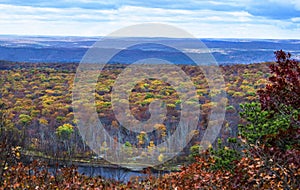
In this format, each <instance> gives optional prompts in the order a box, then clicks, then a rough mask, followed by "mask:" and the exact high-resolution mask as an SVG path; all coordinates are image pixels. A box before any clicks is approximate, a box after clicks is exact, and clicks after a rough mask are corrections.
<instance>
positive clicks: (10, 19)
mask: <svg viewBox="0 0 300 190" xmlns="http://www.w3.org/2000/svg"><path fill="white" fill-rule="evenodd" d="M147 22H156V23H166V24H172V25H174V26H177V27H180V28H182V29H184V30H186V31H188V32H190V33H191V34H193V35H194V36H196V37H198V38H264V39H300V0H289V1H283V0H261V1H260V0H218V1H217V0H147V1H145V2H143V1H142V0H140V1H135V0H104V1H103V0H73V1H71V0H60V1H51V0H27V1H24V0H15V1H10V0H0V34H17V35H62V36H103V35H107V34H109V33H110V32H112V31H114V30H116V29H120V28H122V27H125V26H129V25H132V24H139V23H147Z"/></svg>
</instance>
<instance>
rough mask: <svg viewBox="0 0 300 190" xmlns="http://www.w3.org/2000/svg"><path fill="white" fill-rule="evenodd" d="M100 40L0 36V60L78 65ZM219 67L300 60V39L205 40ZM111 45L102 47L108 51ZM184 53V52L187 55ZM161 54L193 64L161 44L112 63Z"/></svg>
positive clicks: (185, 43) (186, 44)
mask: <svg viewBox="0 0 300 190" xmlns="http://www.w3.org/2000/svg"><path fill="white" fill-rule="evenodd" d="M98 40H101V38H96V37H36V36H0V60H8V61H18V62H33V63H39V62H49V63H50V62H51V63H52V62H54V63H70V62H76V63H79V62H80V60H81V59H82V57H83V56H84V54H85V53H86V51H87V50H88V48H90V47H91V46H92V45H93V44H94V43H95V42H97V41H98ZM138 40H139V38H138V39H136V38H124V39H122V38H118V39H115V40H114V41H113V43H114V44H113V47H114V48H116V49H118V44H119V43H123V42H124V41H135V42H136V43H138ZM151 40H154V42H155V43H157V44H164V42H166V41H168V42H169V43H170V42H171V43H176V44H177V45H179V46H180V47H181V48H182V49H184V50H185V52H189V53H198V54H201V53H206V52H203V50H201V49H197V48H195V47H193V46H192V45H191V43H190V40H195V39H167V38H154V39H153V38H152V39H151ZM201 41H202V42H203V43H204V44H205V45H206V46H207V47H208V48H209V50H210V52H211V53H212V54H213V56H214V57H215V59H216V61H217V62H218V63H219V64H235V63H257V62H266V61H272V60H274V54H273V52H274V51H276V50H279V49H283V50H285V51H287V52H291V53H292V54H293V55H294V57H295V58H296V59H299V58H300V40H255V39H249V40H245V39H202V40H201ZM111 46H112V45H111V44H107V46H106V45H104V46H103V47H100V49H99V51H101V49H103V50H105V49H106V48H107V47H111ZM185 52H183V53H185ZM152 55H153V56H155V55H159V57H162V58H164V57H168V58H171V59H170V60H169V61H172V62H173V63H175V64H190V63H189V61H188V60H186V59H185V58H183V57H182V52H178V51H172V50H170V49H168V48H165V47H162V46H159V45H155V44H154V45H153V44H152V45H147V46H139V45H137V46H134V47H132V48H130V49H127V50H121V49H120V53H119V55H118V56H115V57H114V58H113V60H111V62H118V63H132V62H134V61H135V60H140V59H143V58H147V57H149V56H150V57H151V56H152Z"/></svg>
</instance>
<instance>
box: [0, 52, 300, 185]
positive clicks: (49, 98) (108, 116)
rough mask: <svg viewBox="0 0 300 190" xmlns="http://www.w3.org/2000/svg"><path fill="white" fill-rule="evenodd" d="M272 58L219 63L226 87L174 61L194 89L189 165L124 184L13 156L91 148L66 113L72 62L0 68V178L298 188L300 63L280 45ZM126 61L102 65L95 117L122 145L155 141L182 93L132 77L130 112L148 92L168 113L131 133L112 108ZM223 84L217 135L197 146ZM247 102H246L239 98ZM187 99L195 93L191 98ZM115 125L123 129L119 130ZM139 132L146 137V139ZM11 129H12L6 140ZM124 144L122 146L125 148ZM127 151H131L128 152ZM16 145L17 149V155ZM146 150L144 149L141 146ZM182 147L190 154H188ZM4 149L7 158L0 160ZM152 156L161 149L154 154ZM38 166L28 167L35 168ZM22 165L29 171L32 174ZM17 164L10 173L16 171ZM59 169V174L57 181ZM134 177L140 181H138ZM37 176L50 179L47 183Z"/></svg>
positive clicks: (170, 126)
mask: <svg viewBox="0 0 300 190" xmlns="http://www.w3.org/2000/svg"><path fill="white" fill-rule="evenodd" d="M275 55H276V60H277V62H276V63H261V64H250V65H232V66H222V67H220V68H221V69H222V72H223V74H224V79H225V88H224V89H219V90H218V91H216V92H212V91H209V88H208V85H207V81H206V79H205V77H204V75H203V73H202V71H201V70H199V69H198V68H197V67H194V66H181V69H182V70H183V71H184V72H185V73H186V74H188V75H189V76H190V77H191V79H192V81H193V82H194V84H195V86H196V89H197V97H195V102H194V103H200V104H201V119H200V121H199V123H198V128H197V131H193V135H194V137H193V139H192V141H191V143H190V145H189V146H188V147H187V148H186V150H184V153H185V154H184V155H185V156H183V157H184V158H188V159H189V161H191V160H192V162H193V163H192V164H190V165H188V166H186V167H183V168H181V171H180V172H177V173H171V174H167V175H164V176H162V177H159V178H157V177H154V176H152V175H151V174H149V176H148V177H147V178H143V179H132V180H131V181H130V182H128V183H120V182H113V181H107V180H104V179H102V178H88V177H86V176H83V175H80V174H78V172H77V171H76V169H75V168H66V169H64V170H62V171H58V172H57V173H56V174H55V175H51V174H50V173H49V172H48V170H47V168H46V167H45V166H44V165H39V163H37V162H34V163H32V164H30V165H28V166H24V165H22V164H18V165H16V163H17V162H18V160H19V159H20V156H21V155H22V153H26V154H36V153H39V154H40V155H44V156H55V157H62V158H66V157H69V158H71V157H82V156H83V155H84V157H91V155H92V152H91V151H90V150H88V148H87V147H86V145H85V144H84V143H83V142H82V140H81V138H80V135H79V134H78V131H77V129H76V127H75V126H76V124H77V122H78V121H76V120H75V119H74V115H73V110H72V106H71V102H72V85H73V80H74V75H75V71H74V70H64V69H58V68H59V67H57V66H55V68H52V67H35V68H32V67H26V68H25V67H24V68H14V69H6V70H2V71H0V72H1V78H0V84H1V86H3V88H2V89H1V106H2V109H1V115H0V116H1V118H2V119H1V121H2V122H1V138H2V142H5V143H2V144H1V150H2V151H1V156H2V157H3V158H5V159H2V160H3V161H2V163H1V171H0V172H1V173H0V175H1V176H0V177H1V183H2V186H4V187H15V188H36V187H37V186H38V188H46V187H49V188H67V189H79V188H88V187H89V188H98V189H103V188H107V189H114V188H117V189H175V188H177V189H199V188H201V189H202V188H203V189H255V188H256V189H262V188H263V189H297V188H299V186H300V184H299V180H300V179H299V178H300V169H299V168H300V167H299V166H300V163H299V156H300V150H299V144H300V143H299V142H300V139H299V137H300V129H299V126H300V125H299V120H300V119H299V118H300V115H299V113H300V112H299V111H300V110H299V104H298V103H299V102H300V99H299V97H300V91H299V86H300V65H299V62H298V61H295V60H293V59H291V56H290V54H287V53H285V52H283V51H278V52H276V53H275ZM125 67H126V65H118V64H116V65H110V66H108V67H107V68H105V69H104V71H103V72H102V73H101V75H100V76H99V79H98V83H97V85H96V89H95V99H96V109H97V112H98V114H99V118H100V119H101V121H103V123H105V127H106V129H107V130H108V131H110V134H111V135H112V136H114V137H115V138H116V140H118V141H119V142H123V143H124V146H125V147H129V146H130V147H131V146H136V147H138V146H145V147H146V146H148V147H150V148H151V147H152V148H154V147H155V145H156V144H157V143H160V142H162V141H163V140H164V138H167V137H168V135H170V134H172V131H173V130H174V129H176V124H177V123H178V117H179V113H180V101H179V98H178V94H177V93H176V89H175V88H173V87H172V86H170V85H169V84H166V83H164V82H163V81H160V80H157V79H148V80H143V81H140V82H139V83H137V84H136V85H135V88H134V89H133V90H132V91H131V95H130V104H131V111H132V114H133V115H134V116H135V117H136V118H138V119H141V120H142V119H147V118H149V113H148V112H147V110H148V109H149V104H150V103H151V101H153V100H154V99H155V98H159V99H162V100H163V101H164V102H165V103H166V108H167V111H168V113H167V119H166V120H165V121H164V123H163V124H160V125H157V126H156V128H155V129H156V132H154V133H149V134H146V133H140V134H134V133H130V132H128V131H126V130H124V129H123V128H122V126H120V125H119V123H118V121H117V120H116V118H115V117H114V115H113V111H112V108H111V97H110V94H111V91H112V87H113V85H114V81H115V80H116V78H117V77H118V75H119V74H120V73H121V72H122V70H123V69H124V68H125ZM223 92H226V93H227V98H226V99H224V100H222V103H226V117H225V121H224V122H223V128H222V131H221V134H220V138H219V140H217V141H216V143H215V145H213V146H212V147H211V148H210V149H209V150H208V151H205V152H203V153H201V154H199V148H201V147H199V145H198V144H199V141H200V140H201V135H202V133H203V131H204V130H205V128H206V127H207V120H208V116H209V111H210V109H211V108H212V106H215V105H216V104H218V102H212V101H211V97H212V96H216V95H218V94H219V93H223ZM247 102H249V103H247ZM190 104H193V102H190ZM119 131H122V132H123V133H124V134H125V135H123V136H122V135H120V133H119ZM145 134H146V135H148V138H144V137H145ZM13 137H19V138H17V139H15V140H13ZM126 150H128V148H127V149H126ZM128 153H129V154H132V152H128ZM20 154H21V155H20ZM147 154H149V153H147ZM187 154H189V156H187ZM8 158H9V159H8ZM157 159H159V158H157ZM43 167H45V169H44V170H39V169H36V168H43ZM29 171H34V173H32V175H30V174H28V173H30V172H29ZM17 172H20V173H19V174H20V176H23V177H17V176H15V175H14V174H15V173H17ZM62 178H63V179H64V180H62ZM141 180H142V181H141ZM45 184H48V185H49V186H48V185H47V186H45Z"/></svg>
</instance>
